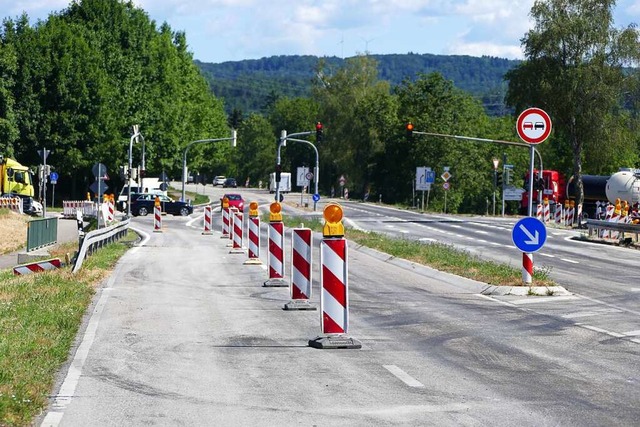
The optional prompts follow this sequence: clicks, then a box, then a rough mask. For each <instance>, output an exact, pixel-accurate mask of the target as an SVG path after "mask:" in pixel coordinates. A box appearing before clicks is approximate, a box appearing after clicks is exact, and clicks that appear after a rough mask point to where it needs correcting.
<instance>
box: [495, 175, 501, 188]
mask: <svg viewBox="0 0 640 427" xmlns="http://www.w3.org/2000/svg"><path fill="white" fill-rule="evenodd" d="M496 187H502V172H496Z"/></svg>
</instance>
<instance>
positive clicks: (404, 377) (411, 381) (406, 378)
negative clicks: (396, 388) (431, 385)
mask: <svg viewBox="0 0 640 427" xmlns="http://www.w3.org/2000/svg"><path fill="white" fill-rule="evenodd" d="M382 367H383V368H385V369H386V370H387V371H389V372H391V373H392V374H393V375H395V376H396V377H397V378H398V379H399V380H400V381H402V382H403V383H405V384H406V385H408V386H409V387H418V388H423V387H424V384H422V383H421V382H420V381H418V380H416V379H415V378H413V377H412V376H411V375H409V374H407V373H406V372H405V371H403V370H402V369H400V368H398V367H397V366H396V365H382Z"/></svg>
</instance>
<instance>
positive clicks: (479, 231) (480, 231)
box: [471, 230, 489, 234]
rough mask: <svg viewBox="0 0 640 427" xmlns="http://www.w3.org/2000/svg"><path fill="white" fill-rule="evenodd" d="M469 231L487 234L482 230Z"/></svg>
mask: <svg viewBox="0 0 640 427" xmlns="http://www.w3.org/2000/svg"><path fill="white" fill-rule="evenodd" d="M471 231H473V232H474V233H478V234H489V232H488V231H484V230H471Z"/></svg>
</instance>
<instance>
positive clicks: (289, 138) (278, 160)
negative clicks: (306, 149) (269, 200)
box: [276, 130, 320, 211]
mask: <svg viewBox="0 0 640 427" xmlns="http://www.w3.org/2000/svg"><path fill="white" fill-rule="evenodd" d="M313 133H314V132H313V131H310V132H296V133H291V134H289V135H287V131H286V130H283V131H282V134H281V136H280V141H279V142H278V150H277V154H276V170H277V169H278V168H279V167H281V165H282V164H281V157H280V149H281V148H282V146H283V145H286V143H287V141H293V142H305V143H307V144H309V145H311V146H312V147H313V149H314V150H315V152H316V170H315V171H314V177H313V179H314V181H315V184H316V190H315V191H316V192H315V194H318V178H319V177H318V173H319V172H320V166H319V163H318V159H319V157H318V149H317V148H316V146H315V145H313V143H311V142H309V141H307V140H304V139H296V138H293V137H297V136H308V135H311V134H313ZM276 202H280V180H279V176H278V174H277V173H276ZM316 204H317V202H316V201H315V200H314V201H313V210H314V211H315V210H316Z"/></svg>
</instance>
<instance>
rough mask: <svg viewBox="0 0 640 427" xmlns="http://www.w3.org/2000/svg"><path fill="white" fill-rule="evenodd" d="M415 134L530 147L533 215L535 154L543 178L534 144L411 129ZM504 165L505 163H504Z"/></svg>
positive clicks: (539, 175)
mask: <svg viewBox="0 0 640 427" xmlns="http://www.w3.org/2000/svg"><path fill="white" fill-rule="evenodd" d="M411 132H412V133H414V134H417V135H426V136H439V137H445V138H454V139H462V140H467V141H478V142H493V143H497V144H504V145H515V146H518V147H528V148H530V151H531V162H530V165H529V206H528V208H529V216H532V213H533V168H534V159H535V155H534V153H535V154H537V155H538V160H540V170H539V171H538V178H542V171H543V169H542V156H541V155H540V152H539V151H538V150H536V148H535V146H534V145H533V144H527V143H524V142H515V141H503V140H500V139H487V138H474V137H471V136H460V135H446V134H442V133H432V132H421V131H417V130H412V131H411ZM503 167H504V165H503ZM502 188H503V189H504V174H503V183H502ZM539 198H540V203H542V193H540V195H539ZM502 216H504V191H503V192H502Z"/></svg>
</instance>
